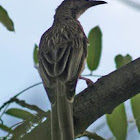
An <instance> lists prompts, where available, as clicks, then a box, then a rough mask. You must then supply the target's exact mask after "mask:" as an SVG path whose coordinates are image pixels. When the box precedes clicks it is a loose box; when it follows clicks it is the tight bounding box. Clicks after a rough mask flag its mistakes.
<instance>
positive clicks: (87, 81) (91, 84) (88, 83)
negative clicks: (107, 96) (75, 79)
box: [79, 76, 94, 87]
mask: <svg viewBox="0 0 140 140" xmlns="http://www.w3.org/2000/svg"><path fill="white" fill-rule="evenodd" d="M79 79H82V80H85V81H86V83H87V85H88V87H89V86H93V85H94V82H93V81H92V80H90V79H88V78H85V77H82V76H80V77H79Z"/></svg>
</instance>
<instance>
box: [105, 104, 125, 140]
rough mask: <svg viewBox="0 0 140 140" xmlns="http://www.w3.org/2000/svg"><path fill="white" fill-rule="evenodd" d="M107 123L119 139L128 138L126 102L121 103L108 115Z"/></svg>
mask: <svg viewBox="0 0 140 140" xmlns="http://www.w3.org/2000/svg"><path fill="white" fill-rule="evenodd" d="M106 118H107V123H108V126H109V128H110V129H111V131H112V133H113V135H114V136H115V137H116V139H117V140H126V134H127V118H126V113H125V107H124V104H121V105H119V106H118V107H117V108H115V110H114V111H113V113H112V114H111V115H107V116H106Z"/></svg>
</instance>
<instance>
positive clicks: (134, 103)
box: [131, 94, 140, 133]
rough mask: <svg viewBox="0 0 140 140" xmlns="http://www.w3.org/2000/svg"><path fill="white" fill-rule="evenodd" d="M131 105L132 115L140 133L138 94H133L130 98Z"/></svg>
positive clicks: (139, 99) (139, 98) (139, 97)
mask: <svg viewBox="0 0 140 140" xmlns="http://www.w3.org/2000/svg"><path fill="white" fill-rule="evenodd" d="M131 106H132V111H133V115H134V118H135V121H136V125H137V128H138V131H139V133H140V94H138V95H136V96H134V97H133V98H132V99H131Z"/></svg>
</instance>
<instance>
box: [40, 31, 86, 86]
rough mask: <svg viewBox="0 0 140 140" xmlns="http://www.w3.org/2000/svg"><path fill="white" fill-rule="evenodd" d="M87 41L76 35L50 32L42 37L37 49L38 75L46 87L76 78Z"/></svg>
mask: <svg viewBox="0 0 140 140" xmlns="http://www.w3.org/2000/svg"><path fill="white" fill-rule="evenodd" d="M86 43H87V40H86V39H85V38H84V37H81V35H80V33H78V34H75V35H73V34H70V33H69V35H68V34H66V33H63V32H62V33H59V34H58V33H57V32H54V33H52V32H50V33H48V32H47V33H46V34H44V35H43V36H42V39H41V42H40V49H39V65H40V74H41V75H42V76H41V77H42V78H43V79H44V82H45V85H47V86H48V87H50V86H53V85H55V83H56V81H57V80H58V81H61V82H64V83H66V82H69V81H72V80H75V79H77V78H78V76H79V74H80V73H81V69H82V67H83V62H84V59H85V57H86V52H85V50H84V48H85V47H86V45H87V44H86Z"/></svg>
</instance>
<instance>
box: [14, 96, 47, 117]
mask: <svg viewBox="0 0 140 140" xmlns="http://www.w3.org/2000/svg"><path fill="white" fill-rule="evenodd" d="M13 101H14V102H16V103H17V104H19V105H20V106H22V107H26V108H28V109H30V110H34V111H36V112H38V114H41V115H43V116H46V115H47V113H46V112H45V111H43V110H42V109H40V108H38V107H37V106H36V105H30V104H28V103H26V102H25V101H24V100H19V99H17V98H14V99H13ZM46 117H47V116H46Z"/></svg>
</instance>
